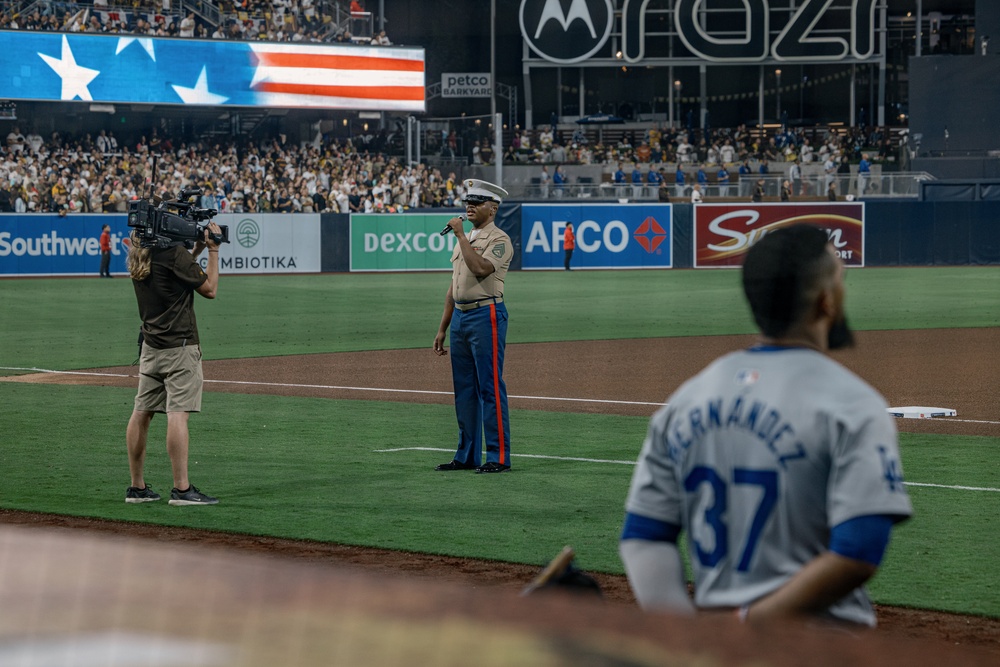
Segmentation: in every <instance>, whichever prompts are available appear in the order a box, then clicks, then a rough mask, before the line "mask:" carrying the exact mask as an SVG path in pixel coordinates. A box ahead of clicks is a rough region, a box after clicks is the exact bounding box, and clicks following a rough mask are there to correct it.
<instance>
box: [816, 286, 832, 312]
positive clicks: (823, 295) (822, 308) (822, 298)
mask: <svg viewBox="0 0 1000 667" xmlns="http://www.w3.org/2000/svg"><path fill="white" fill-rule="evenodd" d="M816 314H817V315H818V316H819V317H825V318H829V319H833V318H835V317H836V316H837V297H836V295H835V294H834V290H833V288H832V287H824V288H823V289H822V290H820V293H819V296H818V297H817V298H816Z"/></svg>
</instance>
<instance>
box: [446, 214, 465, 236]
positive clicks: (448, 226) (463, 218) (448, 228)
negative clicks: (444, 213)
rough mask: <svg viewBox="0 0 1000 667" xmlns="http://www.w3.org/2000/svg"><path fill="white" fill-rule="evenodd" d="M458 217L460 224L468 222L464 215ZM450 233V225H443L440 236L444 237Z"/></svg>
mask: <svg viewBox="0 0 1000 667" xmlns="http://www.w3.org/2000/svg"><path fill="white" fill-rule="evenodd" d="M458 217H460V218H461V219H462V222H465V221H466V220H468V218H467V217H465V216H464V215H460V216H458ZM450 231H451V225H445V227H444V229H442V230H441V236H444V235H445V234H447V233H448V232H450Z"/></svg>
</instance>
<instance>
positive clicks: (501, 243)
mask: <svg viewBox="0 0 1000 667" xmlns="http://www.w3.org/2000/svg"><path fill="white" fill-rule="evenodd" d="M473 232H474V234H473ZM468 236H469V237H471V241H470V243H471V244H472V248H473V250H475V251H476V252H477V253H478V254H480V255H482V256H483V257H485V258H486V259H487V260H488V261H489V262H490V263H491V264H493V266H494V267H496V270H495V271H494V272H493V273H491V274H490V275H488V276H486V277H485V278H478V277H476V275H475V274H474V273H473V272H472V270H471V269H469V267H468V266H467V265H466V263H465V260H464V259H463V258H462V248H461V246H460V245H458V244H455V250H454V252H452V253H451V265H452V267H453V271H452V274H451V295H452V297H453V298H454V299H455V301H457V302H459V303H462V302H470V301H476V300H479V299H488V298H490V297H497V298H502V297H503V283H504V278H505V277H506V276H507V267H509V266H510V260H511V259H513V257H514V244H513V243H511V242H510V237H509V236H507V233H506V232H504V231H503V230H502V229H500V228H499V227H497V226H496V224H495V223H492V222H491V223H489V224H487V225H486V226H485V227H483V228H482V229H480V230H478V231H476V230H473V231H472V232H470V233H469V234H468Z"/></svg>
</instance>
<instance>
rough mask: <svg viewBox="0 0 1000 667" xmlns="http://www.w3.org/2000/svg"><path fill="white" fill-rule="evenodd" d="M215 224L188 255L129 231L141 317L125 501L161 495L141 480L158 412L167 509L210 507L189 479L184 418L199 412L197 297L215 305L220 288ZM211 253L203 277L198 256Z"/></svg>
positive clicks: (179, 246) (130, 268) (128, 435)
mask: <svg viewBox="0 0 1000 667" xmlns="http://www.w3.org/2000/svg"><path fill="white" fill-rule="evenodd" d="M221 231H222V230H221V229H220V227H219V225H217V224H216V223H214V222H212V223H209V224H208V226H207V229H206V230H205V231H204V236H203V237H202V239H201V240H199V241H198V242H197V243H196V244H195V245H194V248H193V250H191V251H190V252H189V251H188V250H187V248H186V247H185V246H184V245H183V244H174V245H171V246H169V247H151V248H143V247H141V245H140V243H139V240H140V237H139V234H138V232H137V231H133V232H132V239H131V241H132V242H131V244H130V246H129V253H128V258H127V261H126V263H127V265H128V271H129V274H130V275H131V277H132V285H133V287H134V288H135V296H136V300H137V301H138V303H139V316H140V317H141V318H142V337H141V341H142V343H141V353H140V361H139V391H138V393H137V394H136V397H135V408H134V410H133V412H132V417H131V418H130V419H129V423H128V431H127V432H126V442H127V444H128V458H129V472H130V473H131V476H132V482H131V486H130V487H129V488H128V489H127V490H126V491H125V502H127V503H144V502H151V501H155V500H159V499H160V496H159V494H157V493H156V492H155V491H153V490H152V488H150V487H149V486H147V485H146V483H145V481H144V480H143V463H144V461H145V458H146V439H147V436H148V434H149V424H150V422H151V421H152V419H153V415H154V414H155V413H157V412H165V413H166V415H167V454H169V456H170V464H171V468H172V470H173V478H174V488H173V489H171V491H170V504H171V505H215V504H217V503H218V502H219V501H218V499H216V498H213V497H211V496H208V495H205V494H204V493H201V492H200V491H199V490H198V489H197V488H195V487H194V486H192V485H191V482H190V481H189V480H188V414H189V413H191V412H200V411H201V391H202V369H201V348H200V346H199V341H198V324H197V322H196V320H195V315H194V293H195V292H197V293H198V294H200V295H201V296H203V297H205V298H206V299H214V298H215V295H216V290H217V289H218V285H219V243H217V242H216V240H213V237H212V236H213V235H214V236H215V239H219V238H220V236H219V235H220V234H221ZM206 247H207V248H208V271H207V273H206V272H205V271H203V270H202V268H201V265H200V264H199V263H198V262H197V257H198V255H199V254H200V253H201V251H202V250H204V249H205V248H206Z"/></svg>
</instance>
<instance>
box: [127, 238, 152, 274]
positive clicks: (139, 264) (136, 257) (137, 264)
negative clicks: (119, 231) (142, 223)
mask: <svg viewBox="0 0 1000 667" xmlns="http://www.w3.org/2000/svg"><path fill="white" fill-rule="evenodd" d="M130 238H131V243H129V246H128V256H127V257H126V258H125V266H126V267H128V273H129V275H130V276H132V278H133V279H134V280H145V279H146V277H147V276H149V270H150V265H151V264H152V263H153V252H152V251H151V250H150V249H149V248H143V247H142V246H140V245H139V234H138V232H135V231H133V232H132V234H131V236H130Z"/></svg>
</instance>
